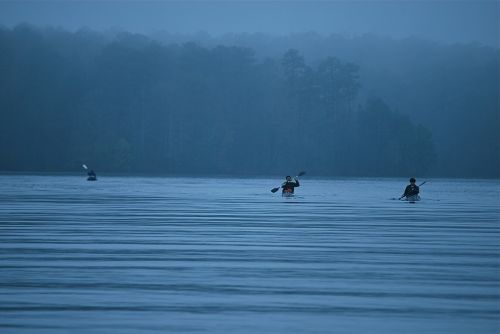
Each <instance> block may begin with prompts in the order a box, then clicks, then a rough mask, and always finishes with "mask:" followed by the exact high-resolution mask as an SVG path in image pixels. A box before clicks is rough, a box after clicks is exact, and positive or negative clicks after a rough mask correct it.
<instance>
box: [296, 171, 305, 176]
mask: <svg viewBox="0 0 500 334" xmlns="http://www.w3.org/2000/svg"><path fill="white" fill-rule="evenodd" d="M302 175H306V172H304V171H302V172H300V173H299V174H298V175H297V176H302Z"/></svg>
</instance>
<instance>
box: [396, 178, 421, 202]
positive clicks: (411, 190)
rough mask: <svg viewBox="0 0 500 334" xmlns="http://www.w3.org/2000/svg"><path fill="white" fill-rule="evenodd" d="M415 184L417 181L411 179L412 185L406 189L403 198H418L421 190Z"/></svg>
mask: <svg viewBox="0 0 500 334" xmlns="http://www.w3.org/2000/svg"><path fill="white" fill-rule="evenodd" d="M415 182H417V180H415V179H414V178H413V177H412V178H411V179H410V184H409V185H407V186H406V188H405V192H404V194H403V196H401V198H403V197H407V198H408V197H411V196H416V195H418V193H419V192H420V188H419V187H418V186H417V185H416V184H415Z"/></svg>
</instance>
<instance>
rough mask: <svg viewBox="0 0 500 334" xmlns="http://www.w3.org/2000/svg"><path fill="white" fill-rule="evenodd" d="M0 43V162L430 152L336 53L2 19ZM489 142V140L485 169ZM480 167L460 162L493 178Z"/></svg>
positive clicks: (174, 168) (51, 164) (408, 121)
mask: <svg viewBox="0 0 500 334" xmlns="http://www.w3.org/2000/svg"><path fill="white" fill-rule="evenodd" d="M0 50H1V51H2V52H0V71H1V73H2V75H1V77H0V157H1V159H0V170H10V171H28V170H36V171H70V170H75V169H77V168H79V166H80V165H81V163H83V162H85V163H87V164H89V165H91V166H93V167H95V169H97V170H98V171H104V170H105V171H115V172H155V173H177V174H194V173H196V174H208V173H218V174H271V173H280V174H282V173H292V172H293V171H296V170H299V169H307V170H308V171H310V172H311V173H314V174H320V175H345V176H349V175H366V176H390V175H422V174H427V173H432V172H433V168H435V166H436V165H437V164H436V163H438V164H439V163H440V159H441V156H440V154H439V152H440V150H441V148H439V147H437V148H436V149H435V148H434V143H433V139H432V138H433V136H434V135H435V134H434V133H433V134H432V135H431V132H430V130H428V129H427V128H425V127H423V126H421V125H417V124H416V123H415V122H414V120H412V118H410V117H408V116H404V113H405V112H407V111H405V110H400V108H401V105H400V104H398V110H395V109H394V108H391V107H390V106H389V105H388V103H386V102H384V101H383V100H382V99H381V98H377V97H374V96H370V97H367V94H366V93H365V92H363V90H362V88H363V79H362V77H361V76H360V73H361V72H360V67H359V66H358V65H357V64H356V63H355V62H354V63H352V62H350V61H348V60H345V59H343V58H342V60H340V58H336V57H334V55H335V54H334V53H332V54H331V55H325V56H324V57H322V58H321V59H316V60H314V61H312V62H306V59H305V58H304V57H303V56H302V53H301V52H298V51H296V50H293V49H290V50H285V51H284V52H283V53H282V54H280V55H279V56H274V57H268V58H265V59H263V58H260V57H256V56H255V54H254V51H253V50H252V49H250V48H246V47H236V46H221V45H219V46H210V47H208V46H200V44H195V43H189V42H188V43H181V44H160V43H158V42H156V41H155V40H153V39H151V38H148V37H145V36H141V35H132V34H127V33H122V34H118V35H116V36H106V35H104V34H100V33H94V32H90V31H80V32H77V33H69V32H65V31H60V30H39V29H35V28H32V27H28V26H18V27H16V28H14V29H0ZM491 66H495V63H493V64H492V65H491ZM380 84H381V85H383V84H384V82H383V80H382V79H381V83H380ZM450 84H452V83H450ZM453 84H454V85H455V86H456V88H457V89H462V90H463V89H465V88H464V87H462V86H460V85H461V84H463V83H460V82H458V83H456V82H455V83H453ZM478 84H481V83H478ZM457 94H458V93H457ZM482 94H483V95H484V96H482V98H485V99H489V95H488V94H492V93H491V91H489V90H488V91H484V92H483V93H482ZM495 94H496V93H493V95H495ZM422 98H423V99H425V97H422ZM384 99H385V100H386V101H387V100H388V99H387V98H385V97H384ZM488 101H489V100H488ZM470 102H471V103H472V102H473V101H470ZM480 103H482V105H479V104H480ZM485 103H486V102H484V101H483V100H481V95H479V96H478V101H477V106H478V108H479V107H482V108H483V109H481V110H480V111H478V115H483V114H484V115H488V116H484V118H479V119H476V118H473V119H474V120H476V121H477V124H476V125H474V124H468V125H469V126H476V127H477V126H479V129H480V128H481V126H482V125H481V124H482V122H488V124H484V126H485V128H486V127H488V126H489V127H491V128H492V129H497V128H498V123H494V122H490V119H489V118H488V117H490V116H489V113H490V109H491V107H492V106H490V105H488V104H486V105H485ZM488 103H489V102H488ZM493 107H498V105H494V106H493ZM436 108H439V105H437V106H436ZM484 108H486V111H485V109H484ZM440 110H441V109H440ZM443 110H444V111H447V112H448V111H449V110H448V109H446V108H444V109H443ZM424 112H427V113H430V112H431V111H428V110H426V111H422V113H424ZM449 112H450V113H451V111H449ZM494 115H496V116H495V117H498V109H495V110H494ZM481 117H483V116H481ZM421 123H425V122H421ZM432 124H434V123H432ZM431 128H432V127H431ZM438 130H439V129H438ZM444 130H446V129H444ZM433 131H436V130H434V129H433ZM464 131H467V129H466V128H465V127H464ZM487 131H490V130H489V128H488V129H487ZM488 133H489V132H488ZM497 139H498V132H496V133H494V135H493V137H491V138H488V141H486V144H487V146H488V149H489V150H490V152H491V153H492V154H493V157H492V158H491V160H490V161H488V162H490V163H492V164H493V165H494V166H493V167H495V164H497V167H499V166H498V165H500V164H499V163H498V157H497V156H495V154H498V143H496V142H495V141H497ZM495 145H497V146H495ZM495 150H496V151H495ZM436 152H438V154H436ZM456 152H457V154H459V153H458V152H460V151H456ZM464 159H465V160H466V159H467V157H464ZM495 159H496V160H495ZM484 162H485V163H486V162H487V161H486V160H485V161H484ZM474 166H475V165H474ZM488 168H489V167H488ZM493 170H494V169H491V171H493ZM488 171H489V169H484V170H481V169H477V168H476V167H474V168H472V169H471V170H468V169H465V168H464V169H462V170H460V169H458V172H457V173H458V175H459V174H460V172H462V173H463V175H467V176H497V175H498V174H495V172H493V173H490V172H488ZM453 175H454V176H455V174H453Z"/></svg>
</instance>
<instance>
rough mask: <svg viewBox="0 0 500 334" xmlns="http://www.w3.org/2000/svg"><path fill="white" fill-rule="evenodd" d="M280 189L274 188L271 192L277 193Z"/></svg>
mask: <svg viewBox="0 0 500 334" xmlns="http://www.w3.org/2000/svg"><path fill="white" fill-rule="evenodd" d="M279 189H280V188H279V187H278V188H273V189H271V192H272V193H275V192H277V191H278V190H279Z"/></svg>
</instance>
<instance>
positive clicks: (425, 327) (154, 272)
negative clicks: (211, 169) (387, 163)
mask: <svg viewBox="0 0 500 334" xmlns="http://www.w3.org/2000/svg"><path fill="white" fill-rule="evenodd" d="M422 181H424V180H418V183H420V182H422ZM280 182H281V180H279V179H262V178H260V179H234V178H161V177H111V176H110V177H102V178H100V180H99V181H97V182H86V181H85V179H84V178H82V177H80V176H32V175H24V176H21V175H4V176H0V254H1V256H0V332H2V333H35V332H36V333H70V332H71V333H152V332H187V333H331V332H339V333H355V332H363V333H368V332H370V333H403V332H404V333H422V332H423V333H497V332H498V331H499V329H500V325H499V320H498V312H499V311H500V306H499V291H500V290H499V287H500V283H499V261H498V255H499V249H500V245H499V233H500V229H499V218H500V205H499V204H500V181H498V180H493V181H492V180H446V179H431V180H428V183H427V184H425V185H424V186H422V188H421V195H422V201H421V202H419V203H416V204H410V203H407V202H403V201H397V200H393V199H392V198H395V197H399V196H400V195H401V192H402V191H403V188H404V186H405V185H406V179H340V180H336V179H328V180H327V179H311V178H309V179H308V178H307V176H306V177H304V178H303V179H302V186H301V187H300V188H298V189H297V190H296V193H297V195H296V196H295V197H294V198H282V197H281V196H280V195H279V193H277V194H272V193H271V192H270V191H269V190H270V189H271V188H273V187H276V186H278V185H279V184H280Z"/></svg>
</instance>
